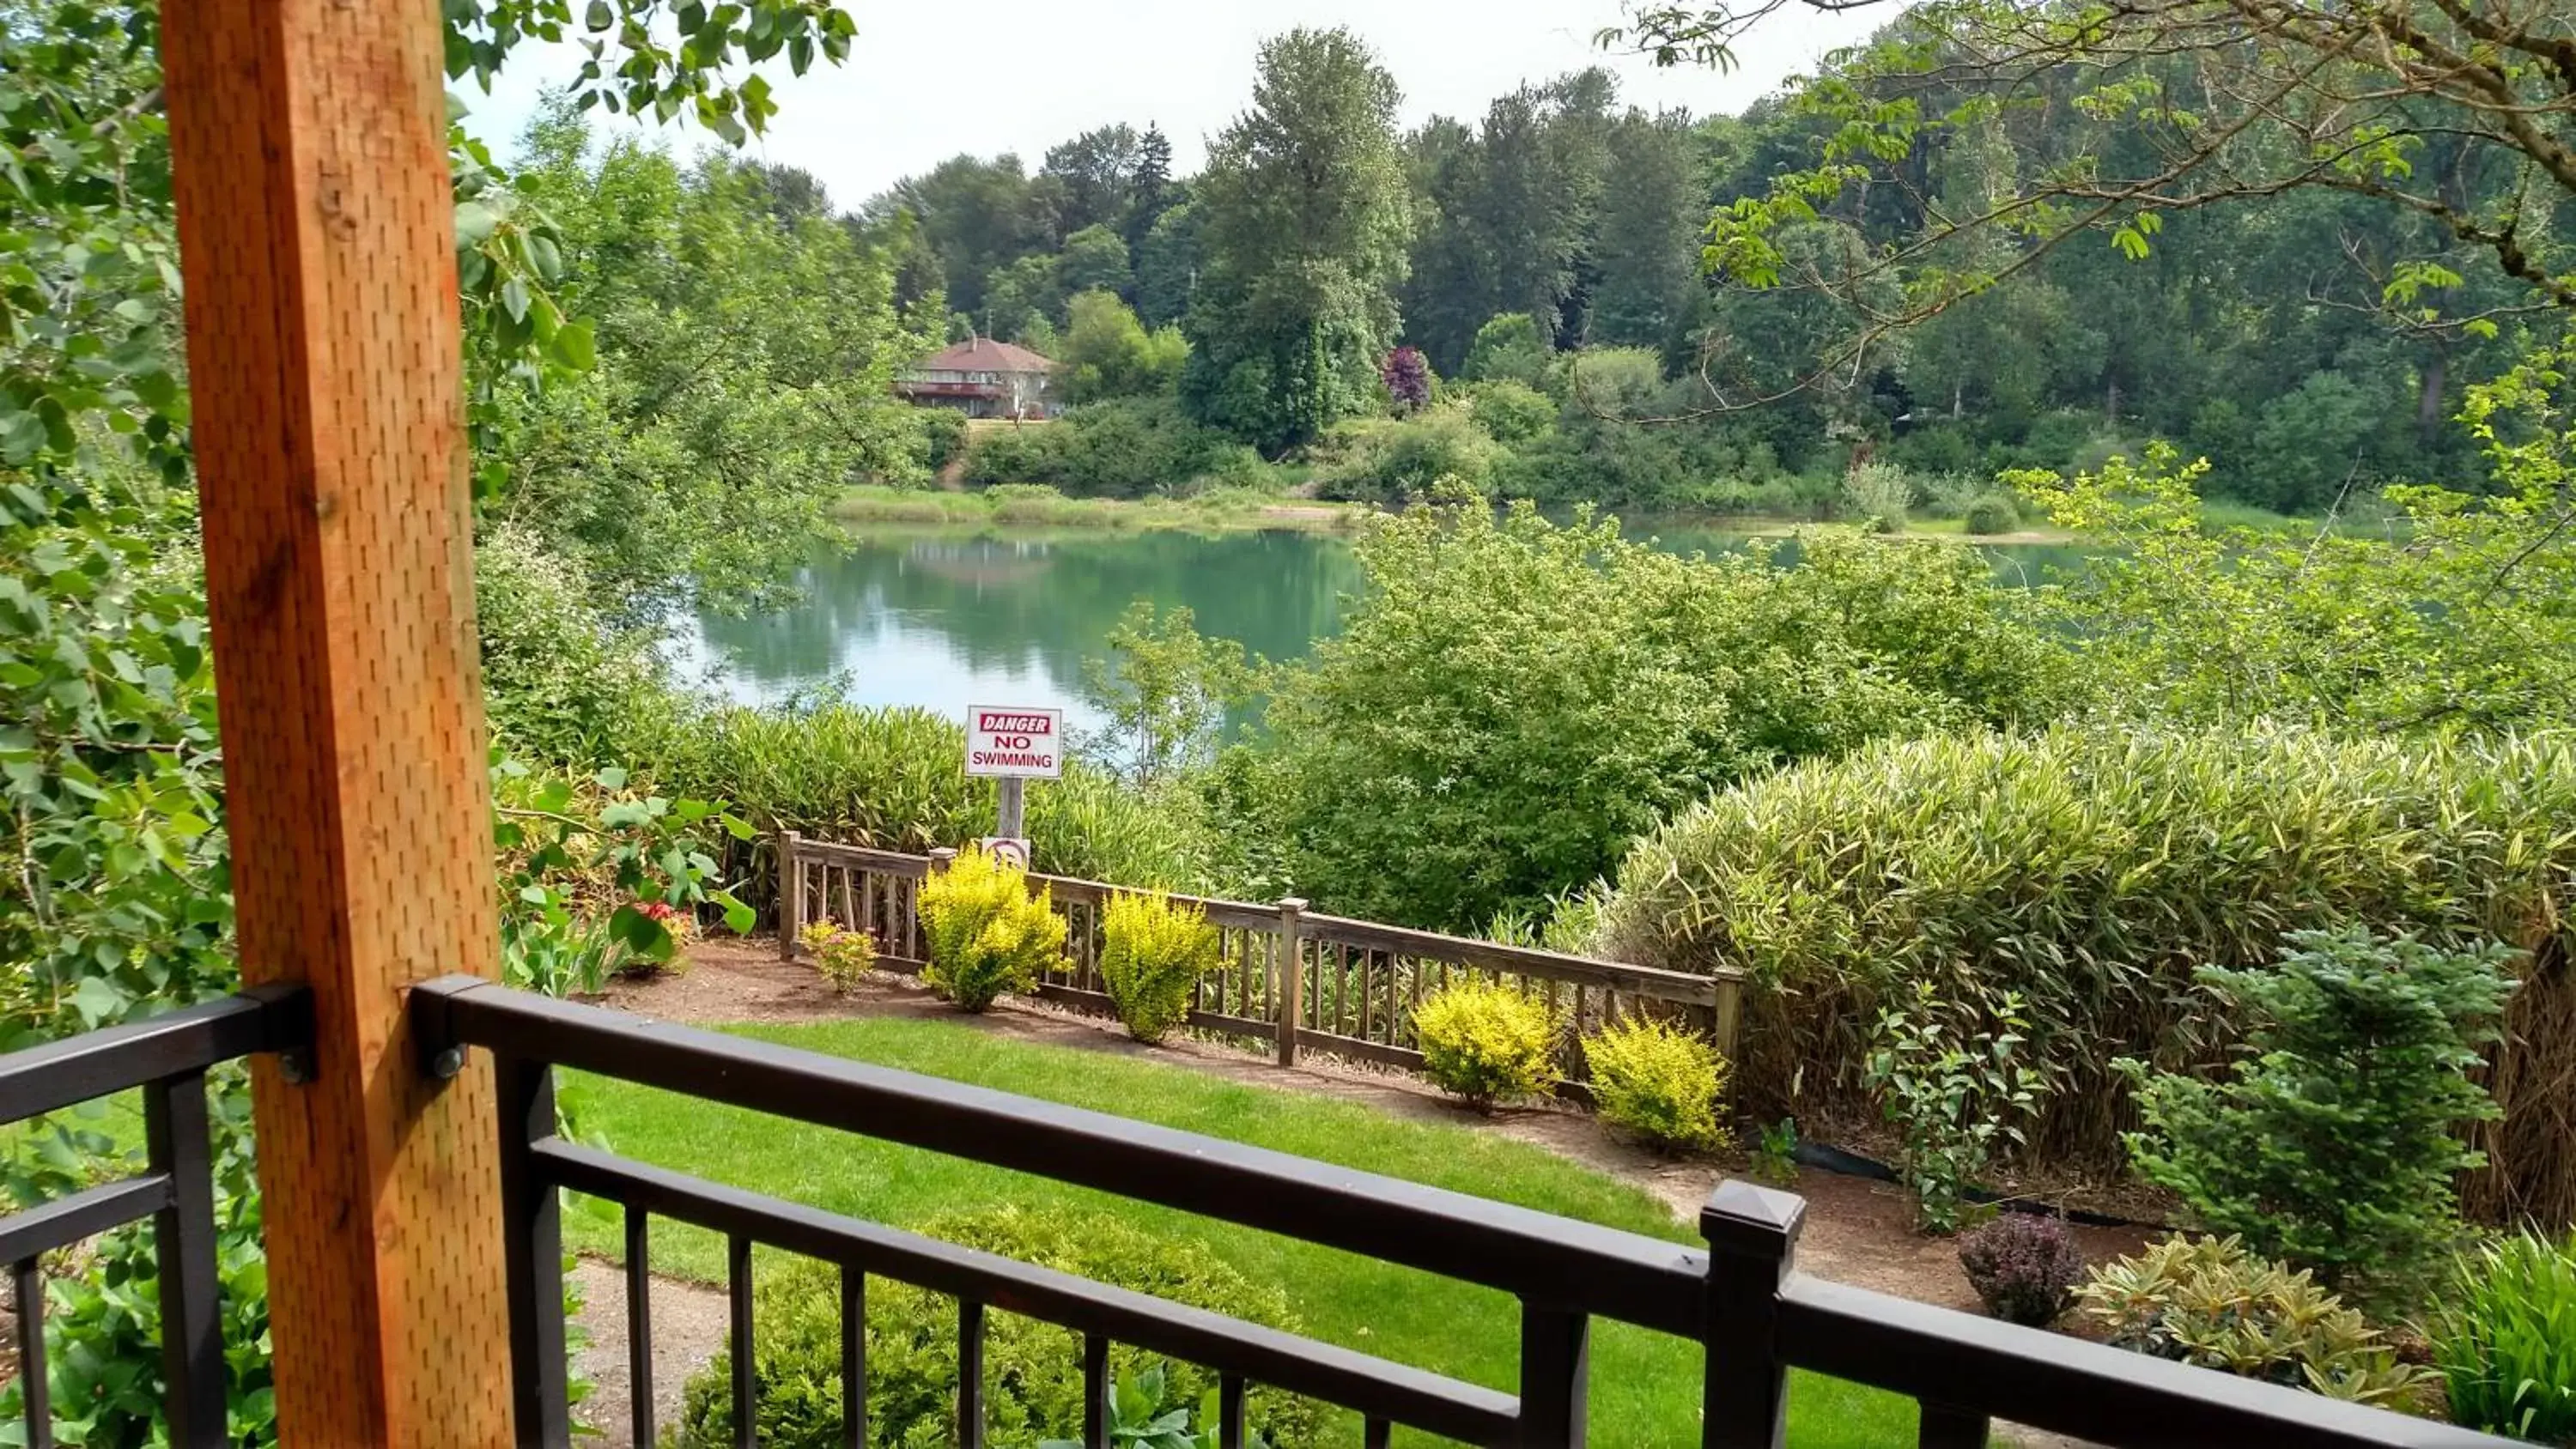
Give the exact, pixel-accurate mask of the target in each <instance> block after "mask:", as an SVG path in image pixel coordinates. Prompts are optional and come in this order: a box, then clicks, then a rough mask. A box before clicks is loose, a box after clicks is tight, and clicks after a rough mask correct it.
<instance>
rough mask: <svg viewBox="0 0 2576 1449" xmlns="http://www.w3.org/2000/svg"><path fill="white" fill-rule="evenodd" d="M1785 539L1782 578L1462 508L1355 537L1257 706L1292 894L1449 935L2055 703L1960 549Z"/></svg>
mask: <svg viewBox="0 0 2576 1449" xmlns="http://www.w3.org/2000/svg"><path fill="white" fill-rule="evenodd" d="M1801 543H1802V545H1803V548H1804V556H1803V560H1802V563H1801V566H1799V567H1796V568H1776V567H1774V566H1773V563H1772V558H1771V554H1770V551H1769V549H1768V548H1767V547H1764V546H1755V547H1751V548H1748V549H1746V550H1744V551H1742V552H1736V553H1729V554H1725V555H1721V556H1718V557H1715V558H1706V559H1696V558H1678V557H1675V556H1673V555H1671V554H1669V553H1665V552H1662V551H1659V550H1657V549H1654V548H1651V547H1649V546H1646V545H1644V544H1638V543H1631V542H1629V541H1627V540H1626V539H1624V538H1622V537H1621V536H1620V534H1619V530H1618V528H1617V526H1616V524H1615V523H1611V522H1607V521H1597V522H1596V521H1591V520H1588V519H1582V518H1578V519H1577V520H1576V521H1575V522H1573V523H1571V524H1568V525H1564V526H1559V525H1556V524H1552V523H1549V522H1548V521H1547V520H1545V519H1544V518H1542V517H1540V516H1539V515H1538V513H1537V512H1536V510H1535V509H1534V508H1530V507H1528V506H1526V505H1514V507H1513V508H1512V509H1511V510H1509V511H1508V512H1507V513H1506V514H1504V515H1503V516H1500V517H1497V516H1496V515H1495V514H1494V512H1493V511H1492V510H1491V509H1489V508H1487V507H1485V506H1484V503H1483V501H1482V500H1481V499H1473V500H1462V501H1461V503H1460V506H1457V507H1454V508H1445V509H1427V508H1426V509H1420V510H1415V511H1413V512H1411V513H1408V514H1406V515H1404V516H1402V517H1400V518H1397V519H1393V520H1388V521H1384V522H1381V523H1379V524H1378V525H1376V526H1375V527H1374V528H1373V529H1372V530H1371V531H1370V532H1369V533H1368V534H1367V535H1366V536H1365V537H1364V538H1363V539H1362V541H1361V543H1360V545H1359V556H1360V562H1361V564H1362V566H1363V567H1364V568H1365V569H1366V571H1367V575H1368V584H1369V587H1368V588H1367V589H1366V590H1365V591H1363V592H1361V593H1360V595H1359V597H1360V600H1361V602H1360V604H1359V607H1358V608H1357V610H1356V612H1354V613H1353V614H1352V615H1351V617H1350V619H1349V620H1348V622H1347V625H1346V627H1345V629H1344V631H1343V633H1342V634H1341V636H1340V637H1338V638H1335V639H1329V640H1325V641H1323V642H1322V643H1320V644H1318V645H1317V646H1316V648H1315V650H1314V652H1313V653H1312V654H1311V655H1310V656H1309V657H1308V659H1307V660H1306V662H1304V663H1303V664H1300V665H1297V666H1293V667H1291V668H1288V669H1285V670H1282V671H1280V673H1279V674H1278V676H1277V677H1276V679H1275V682H1274V686H1273V689H1272V692H1271V703H1270V709H1269V715H1268V724H1269V738H1268V743H1267V744H1266V745H1265V747H1264V753H1265V756H1266V765H1267V766H1268V768H1267V769H1266V770H1265V772H1264V777H1265V779H1266V780H1267V781H1268V782H1269V784H1270V785H1271V787H1272V788H1273V789H1274V790H1275V794H1273V795H1272V796H1271V797H1270V799H1269V801H1268V802H1267V804H1266V807H1265V808H1267V809H1268V810H1270V811H1271V812H1273V813H1272V814H1271V815H1270V817H1269V819H1270V820H1271V821H1273V822H1274V823H1275V824H1276V826H1277V828H1278V830H1279V831H1280V832H1282V833H1283V835H1284V838H1285V840H1286V842H1287V844H1288V846H1289V849H1290V851H1291V853H1292V857H1293V866H1294V871H1293V875H1294V879H1295V880H1296V881H1297V882H1298V884H1299V885H1300V886H1301V887H1302V888H1303V892H1304V893H1305V894H1308V895H1311V896H1313V897H1314V898H1316V899H1318V900H1321V901H1326V902H1330V903H1331V905H1332V908H1333V909H1335V910H1337V911H1340V912H1343V913H1345V914H1349V915H1357V916H1366V917H1369V918H1372V919H1377V920H1392V921H1400V922H1403V923H1405V924H1408V925H1417V926H1428V927H1435V928H1442V929H1452V930H1473V929H1475V928H1476V927H1477V926H1479V925H1481V924H1482V923H1483V922H1486V921H1489V920H1492V919H1493V918H1494V917H1495V916H1497V915H1499V914H1502V913H1504V912H1506V911H1510V910H1514V909H1521V910H1534V909H1538V908H1541V907H1544V906H1545V905H1546V904H1547V903H1548V902H1549V901H1550V900H1551V899H1552V898H1553V897H1554V896H1556V895H1557V894H1558V893H1560V892H1564V891H1568V890H1574V889H1579V888H1581V887H1583V886H1585V885H1588V884H1589V883H1590V882H1592V881H1593V880H1594V879H1596V878H1597V877H1599V876H1601V875H1602V874H1603V873H1605V872H1606V871H1608V870H1609V869H1611V868H1612V866H1613V865H1614V864H1615V863H1616V861H1617V859H1618V856H1619V853H1620V852H1621V851H1623V850H1625V849H1626V848H1627V845H1628V843H1629V841H1631V840H1632V839H1633V838H1635V837H1636V836H1637V835H1639V834H1641V833H1643V832H1645V831H1648V830H1651V829H1653V828H1654V827H1655V824H1656V822H1657V821H1658V820H1659V819H1660V818H1661V817H1662V816H1663V815H1664V814H1665V813H1666V812H1667V811H1670V810H1674V809H1678V808H1680V807H1682V806H1683V805H1685V804H1686V803H1687V802H1689V801H1691V800H1693V799H1696V798H1698V797H1700V796H1702V795H1703V794H1705V793H1706V792H1707V791H1708V790H1709V789H1711V788H1712V787H1715V786H1719V785H1723V784H1725V783H1726V782H1728V781H1730V780H1733V779H1735V778H1738V777H1739V776H1741V775H1743V774H1746V773H1750V772H1758V771H1761V770H1766V769H1768V768H1770V767H1771V766H1772V765H1773V764H1774V763H1775V762H1777V761H1781V760H1797V759H1804V758H1807V757H1810V756H1814V755H1820V754H1827V755H1829V754H1839V753H1841V752H1843V751H1846V750H1849V749H1851V748H1852V747H1854V746H1856V745H1858V744H1860V743H1861V742H1862V741H1865V740H1868V739H1871V738H1874V737H1876V736H1878V735H1881V734H1888V733H1903V734H1912V733H1917V732H1921V731H1926V730H1942V729H1953V728H1958V727H1961V726H1965V725H1969V724H1973V723H1975V722H1978V721H1990V722H1997V723H2006V722H2019V721H2024V720H2029V719H2035V718H2044V717H2046V716H2047V715H2049V714H2051V713H2053V712H2055V711H2056V710H2058V709H2060V708H2063V707H2064V706H2065V705H2066V704H2067V703H2068V701H2069V696H2070V693H2071V691H2070V689H2069V688H2068V687H2067V686H2066V684H2065V683H2064V681H2065V678H2066V674H2065V663H2066V655H2065V653H2064V651H2063V649H2062V648H2061V647H2060V646H2059V645H2058V644H2057V643H2056V642H2055V641H2053V640H2051V639H2050V638H2048V637H2046V636H2044V635H2042V634H2040V633H2039V632H2037V631H2036V630H2031V629H2026V628H2023V627H2021V626H2020V625H2018V624H2017V623H2015V622H2014V618H2013V613H2012V611H2013V610H2014V609H2016V608H2017V607H2019V605H2018V603H2017V602H2016V597H2015V596H2010V595H2008V594H2007V593H2006V591H2004V590H2002V589H2000V588H1998V587H1997V585H1996V584H1995V583H1994V581H1993V578H1992V575H1991V573H1990V571H1989V569H1988V568H1987V566H1986V564H1985V563H1984V562H1983V561H1982V560H1980V559H1978V558H1977V557H1975V556H1974V554H1973V552H1972V551H1970V550H1966V549H1960V548H1955V547H1952V546H1949V545H1945V544H1910V545H1879V544H1871V543H1867V542H1864V541H1862V540H1858V539H1853V538H1850V537H1848V536H1836V535H1831V534H1819V535H1816V536H1814V537H1809V538H1805V539H1802V540H1801Z"/></svg>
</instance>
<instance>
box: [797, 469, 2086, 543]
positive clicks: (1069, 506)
mask: <svg viewBox="0 0 2576 1449" xmlns="http://www.w3.org/2000/svg"><path fill="white" fill-rule="evenodd" d="M1377 512H1378V510H1377V509H1376V508H1375V507H1373V506H1372V505H1369V504H1366V503H1333V502H1326V501H1323V500H1319V499H1313V498H1299V497H1297V496H1295V495H1293V494H1286V493H1267V492H1261V491H1258V490H1253V489H1238V488H1218V489H1211V490H1209V491H1208V492H1205V493H1202V494H1199V495H1197V496H1196V497H1192V498H1075V497H1070V496H1068V495H1066V494H1063V493H1059V492H1056V491H1055V490H1053V489H1046V488H1034V487H1025V486H1010V487H1003V488H993V489H977V490H972V491H962V492H961V491H951V490H946V489H924V488H888V487H884V486H881V485H875V484H869V485H863V486H859V487H854V488H851V489H850V490H848V491H847V492H845V493H843V494H842V495H841V498H840V500H839V501H838V502H837V503H835V504H834V505H833V506H832V516H833V517H834V518H836V519H838V520H840V521H841V522H842V523H845V524H853V525H860V524H901V525H912V526H919V527H937V528H1073V529H1095V530H1104V531H1122V530H1132V531H1137V532H1151V531H1156V530H1171V531H1179V532H1193V533H1224V532H1234V531H1238V530H1246V529H1295V530H1299V531H1303V532H1309V533H1352V532H1356V531H1357V530H1358V529H1359V528H1360V526H1361V525H1362V524H1363V523H1364V522H1365V521H1366V520H1367V519H1369V518H1371V517H1373V516H1375V515H1376V514H1377ZM1623 525H1624V531H1625V532H1628V533H1630V534H1632V535H1634V536H1638V537H1646V536H1650V535H1652V534H1653V533H1655V532H1656V531H1657V530H1658V529H1663V528H1688V529H1707V530H1712V531H1716V532H1723V533H1735V534H1742V535H1744V536H1746V537H1750V538H1786V537H1788V536H1790V535H1791V534H1794V533H1796V532H1797V531H1798V530H1800V529H1803V528H1833V527H1850V526H1852V525H1849V524H1839V525H1838V524H1833V523H1823V522H1818V521H1816V520H1814V519H1802V518H1784V517H1778V516H1775V515H1766V514H1705V515H1693V514H1661V513H1658V514H1643V515H1639V516H1638V517H1637V518H1636V519H1634V520H1623ZM1895 536H1896V537H1899V538H1909V539H1928V540H1934V541H1937V542H1942V543H1985V544H2059V543H2072V542H2075V541H2076V539H2075V535H2073V534H2071V533H2068V532H2065V531H2064V530H2061V529H2049V528H2025V529H2019V530H2016V531H2014V532H2012V533H2001V534H1991V535H1972V534H1970V533H1968V532H1967V530H1966V527H1965V525H1963V524H1962V523H1961V522H1960V521H1959V520H1958V519H1955V518H1948V519H1920V520H1916V521H1913V522H1910V523H1908V524H1907V525H1906V526H1905V528H1904V529H1903V530H1902V531H1901V532H1899V533H1898V534H1896V535H1895Z"/></svg>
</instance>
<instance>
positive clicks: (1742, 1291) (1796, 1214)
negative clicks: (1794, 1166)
mask: <svg viewBox="0 0 2576 1449" xmlns="http://www.w3.org/2000/svg"><path fill="white" fill-rule="evenodd" d="M1806 1217H1807V1203H1806V1199H1804V1198H1801V1197H1799V1196H1798V1195H1797V1194H1795V1193H1787V1192H1775V1191H1773V1190H1771V1189H1770V1188H1767V1187H1756V1186H1754V1185H1753V1184H1752V1183H1749V1182H1737V1181H1735V1180H1733V1179H1729V1180H1727V1181H1725V1182H1721V1183H1719V1184H1718V1185H1717V1190H1716V1191H1715V1192H1712V1193H1710V1194H1709V1198H1708V1206H1706V1207H1704V1208H1701V1209H1700V1212H1699V1232H1700V1236H1701V1237H1703V1238H1706V1239H1708V1317H1707V1319H1706V1321H1705V1322H1704V1323H1703V1324H1702V1326H1701V1337H1702V1340H1703V1341H1704V1342H1705V1343H1706V1345H1707V1348H1708V1373H1707V1378H1706V1380H1705V1383H1706V1395H1707V1397H1706V1399H1705V1400H1704V1403H1703V1409H1702V1414H1703V1417H1702V1420H1701V1433H1702V1438H1701V1443H1702V1444H1703V1445H1705V1446H1706V1449H1780V1446H1781V1444H1782V1442H1783V1438H1784V1435H1785V1432H1786V1429H1787V1425H1788V1414H1787V1410H1788V1403H1789V1370H1788V1365H1786V1364H1784V1363H1782V1362H1781V1361H1780V1285H1781V1284H1782V1283H1785V1282H1787V1281H1788V1278H1789V1274H1790V1273H1792V1272H1793V1271H1795V1270H1796V1267H1797V1257H1798V1229H1799V1226H1800V1225H1801V1224H1803V1223H1804V1222H1805V1221H1806Z"/></svg>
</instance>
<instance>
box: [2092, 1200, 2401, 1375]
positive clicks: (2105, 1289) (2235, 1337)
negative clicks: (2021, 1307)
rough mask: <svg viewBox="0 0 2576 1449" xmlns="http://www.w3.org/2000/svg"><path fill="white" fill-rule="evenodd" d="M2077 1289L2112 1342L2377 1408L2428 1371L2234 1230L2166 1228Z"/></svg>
mask: <svg viewBox="0 0 2576 1449" xmlns="http://www.w3.org/2000/svg"><path fill="white" fill-rule="evenodd" d="M2077 1297H2078V1298H2080V1299H2081V1300H2082V1302H2083V1305H2084V1314H2085V1316H2086V1317H2087V1318H2089V1319H2091V1320H2092V1321H2093V1322H2094V1323H2095V1324H2096V1325H2098V1326H2099V1327H2101V1328H2102V1329H2103V1330H2104V1331H2105V1333H2106V1334H2107V1336H2108V1338H2109V1340H2110V1342H2111V1343H2112V1344H2113V1345H2115V1346H2117V1347H2120V1348H2126V1349H2132V1350H2135V1351H2136V1352H2139V1353H2148V1354H2153V1355H2155V1356H2156V1357H2158V1358H2169V1359H2174V1360H2177V1361H2179V1362H2182V1363H2189V1364H2198V1365H2199V1366H2201V1367H2203V1368H2214V1369H2224V1370H2226V1371H2227V1372H2229V1373H2232V1374H2237V1375H2240V1376H2242V1377H2244V1378H2249V1379H2263V1380H2266V1381H2268V1382H2271V1383H2276V1384H2286V1385H2289V1386H2290V1387H2292V1388H2301V1389H2308V1390H2311V1391H2313V1392H2316V1393H2320V1394H2325V1395H2329V1396H2331V1397H2334V1398H2339V1399H2352V1400H2356V1401H2359V1402H2362V1403H2369V1404H2378V1405H2381V1406H2383V1407H2398V1406H2402V1405H2404V1404H2407V1403H2409V1402H2411V1401H2412V1400H2413V1399H2414V1398H2415V1397H2416V1395H2417V1394H2418V1392H2419V1391H2420V1389H2421V1388H2422V1386H2423V1384H2424V1382H2425V1377H2426V1376H2425V1373H2424V1371H2423V1370H2421V1369H2419V1368H2416V1367H2414V1366H2413V1365H2410V1364H2405V1363H2400V1362H2399V1361H2398V1359H2397V1354H2396V1352H2395V1350H2394V1349H2392V1348H2391V1347H2390V1346H2389V1345H2388V1343H2387V1342H2386V1340H2385V1339H2383V1338H2382V1337H2381V1335H2380V1334H2379V1332H2378V1331H2377V1330H2375V1329H2373V1328H2371V1327H2370V1325H2369V1324H2368V1323H2367V1322H2365V1321H2364V1320H2363V1318H2362V1316H2361V1314H2360V1313H2359V1312H2358V1311H2357V1310H2355V1309H2353V1308H2350V1307H2347V1306H2346V1305H2345V1304H2344V1302H2343V1300H2341V1299H2339V1298H2337V1297H2336V1296H2335V1295H2334V1294H2332V1293H2329V1292H2327V1291H2326V1290H2325V1289H2324V1288H2322V1287H2320V1286H2318V1284H2317V1281H2316V1280H2315V1279H2314V1278H2312V1277H2310V1276H2309V1275H2308V1274H2306V1273H2304V1272H2300V1271H2297V1270H2294V1269H2291V1268H2287V1267H2284V1266H2283V1265H2281V1264H2279V1263H2275V1262H2271V1261H2268V1260H2266V1259H2265V1258H2263V1257H2261V1256H2260V1255H2258V1254H2256V1253H2254V1252H2252V1251H2251V1250H2249V1249H2248V1248H2247V1247H2246V1246H2245V1244H2244V1242H2243V1241H2242V1240H2241V1239H2238V1238H2233V1237H2220V1238H2191V1237H2182V1236H2175V1237H2172V1238H2168V1239H2166V1240H2165V1241H2163V1242H2161V1243H2157V1244H2154V1245H2152V1246H2150V1247H2149V1248H2147V1250H2146V1251H2144V1252H2142V1253H2139V1254H2138V1255H2136V1256H2135V1257H2129V1258H2122V1259H2120V1260H2118V1261H2117V1262H2113V1263H2106V1264H2104V1265H2103V1266H2101V1267H2099V1268H2096V1269H2095V1270H2094V1271H2093V1276H2092V1277H2091V1278H2090V1279H2089V1280H2088V1281H2087V1282H2086V1283H2085V1284H2084V1286H2083V1287H2082V1288H2081V1289H2079V1290H2078V1291H2077Z"/></svg>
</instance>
